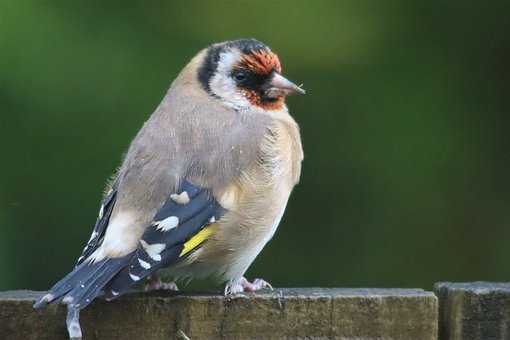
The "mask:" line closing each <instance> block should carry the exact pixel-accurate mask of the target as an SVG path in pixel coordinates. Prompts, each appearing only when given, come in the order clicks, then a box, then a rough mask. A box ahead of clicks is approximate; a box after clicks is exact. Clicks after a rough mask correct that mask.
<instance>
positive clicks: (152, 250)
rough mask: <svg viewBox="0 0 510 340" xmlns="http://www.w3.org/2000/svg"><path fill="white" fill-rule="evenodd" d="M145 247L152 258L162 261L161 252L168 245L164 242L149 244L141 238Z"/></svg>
mask: <svg viewBox="0 0 510 340" xmlns="http://www.w3.org/2000/svg"><path fill="white" fill-rule="evenodd" d="M140 243H141V244H142V247H143V249H144V250H145V251H146V252H147V254H148V255H149V256H150V258H151V259H153V260H154V261H161V255H160V254H161V252H162V251H163V250H165V247H166V245H165V244H164V243H154V244H148V243H147V242H145V241H144V240H140Z"/></svg>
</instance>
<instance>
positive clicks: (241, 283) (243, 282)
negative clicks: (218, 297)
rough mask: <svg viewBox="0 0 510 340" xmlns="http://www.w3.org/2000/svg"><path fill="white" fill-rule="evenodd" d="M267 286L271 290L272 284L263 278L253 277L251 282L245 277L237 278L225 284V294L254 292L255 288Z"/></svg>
mask: <svg viewBox="0 0 510 340" xmlns="http://www.w3.org/2000/svg"><path fill="white" fill-rule="evenodd" d="M264 288H269V289H271V290H273V286H271V284H270V283H269V282H266V281H264V280H263V279H255V280H253V282H250V281H248V280H247V279H246V278H245V277H242V278H241V279H239V280H231V281H229V282H228V283H227V284H226V285H225V291H224V294H225V295H233V294H237V293H243V292H256V291H257V290H260V289H264Z"/></svg>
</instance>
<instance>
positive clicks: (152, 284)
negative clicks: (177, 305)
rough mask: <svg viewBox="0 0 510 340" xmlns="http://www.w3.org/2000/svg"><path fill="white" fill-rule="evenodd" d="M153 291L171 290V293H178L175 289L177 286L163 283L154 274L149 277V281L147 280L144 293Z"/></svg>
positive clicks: (173, 283) (172, 283) (177, 289)
mask: <svg viewBox="0 0 510 340" xmlns="http://www.w3.org/2000/svg"><path fill="white" fill-rule="evenodd" d="M153 290H172V291H175V292H177V291H179V288H178V287H177V284H176V283H175V282H173V281H172V282H163V281H162V280H161V278H160V277H159V276H158V275H157V274H155V275H151V276H149V279H148V280H147V285H145V291H146V292H150V291H153Z"/></svg>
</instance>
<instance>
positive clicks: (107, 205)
mask: <svg viewBox="0 0 510 340" xmlns="http://www.w3.org/2000/svg"><path fill="white" fill-rule="evenodd" d="M116 196H117V189H116V188H115V185H114V186H112V188H111V189H110V190H109V191H108V193H107V194H106V196H105V197H104V198H103V200H102V201H101V207H100V208H99V215H98V217H97V220H96V224H95V226H94V230H92V235H90V239H89V240H88V241H87V244H86V245H85V248H83V251H82V253H81V255H80V257H79V258H78V261H76V266H78V265H80V264H81V263H82V262H83V261H85V259H86V258H87V257H89V256H90V255H91V254H92V253H93V252H94V251H95V250H96V249H97V248H98V247H99V246H100V245H101V242H100V241H101V239H102V238H103V237H104V234H105V232H106V228H107V227H108V223H109V221H110V216H111V215H112V211H113V207H114V205H115V199H116Z"/></svg>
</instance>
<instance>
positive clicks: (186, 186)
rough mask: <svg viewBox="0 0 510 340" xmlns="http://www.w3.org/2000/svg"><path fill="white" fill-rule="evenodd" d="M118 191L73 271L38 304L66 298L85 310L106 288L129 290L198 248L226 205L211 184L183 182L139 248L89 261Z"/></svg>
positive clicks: (116, 293)
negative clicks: (216, 195) (219, 198)
mask: <svg viewBox="0 0 510 340" xmlns="http://www.w3.org/2000/svg"><path fill="white" fill-rule="evenodd" d="M114 202H115V191H113V192H112V193H110V194H109V195H107V196H106V198H105V199H104V201H103V204H104V205H103V207H104V208H103V209H102V210H104V211H103V216H101V218H99V220H98V222H97V223H96V228H94V233H97V235H94V234H93V236H94V237H91V240H90V241H89V242H88V245H87V247H86V248H85V250H84V253H83V254H82V256H85V257H84V258H85V260H83V259H81V258H80V260H78V264H77V265H76V267H75V268H74V270H73V271H72V272H71V273H69V274H68V275H67V276H65V277H64V278H63V279H62V280H60V281H59V282H57V283H56V284H55V285H54V286H53V287H52V288H51V289H50V291H49V292H48V293H47V294H46V295H44V296H43V297H42V298H41V299H40V300H39V301H38V302H37V303H36V304H35V307H42V306H44V305H46V304H47V303H50V302H53V301H55V300H59V299H63V301H64V302H65V303H67V304H68V305H70V306H71V307H73V308H78V309H82V308H85V307H86V306H87V305H88V304H90V303H91V302H92V300H93V299H94V298H96V297H97V296H98V295H99V294H101V291H104V292H105V294H106V297H107V298H110V299H113V298H116V297H117V296H119V295H121V293H124V292H126V291H127V290H129V288H130V287H131V286H133V285H135V284H136V283H138V282H139V281H140V280H141V279H142V278H145V277H146V276H148V275H150V274H151V273H153V272H155V271H157V270H158V269H160V268H163V267H167V266H170V265H172V264H174V263H177V262H178V261H180V260H181V259H184V258H185V257H187V256H189V255H190V254H191V253H192V252H193V251H194V250H196V249H198V248H199V247H200V246H201V245H202V244H203V242H205V241H207V238H208V236H209V235H211V233H212V229H213V228H214V222H215V221H216V220H217V219H220V218H221V216H223V215H224V214H225V212H226V210H225V209H224V208H223V207H222V206H221V205H220V204H219V203H218V202H217V201H216V199H215V198H214V196H213V194H212V192H211V191H210V190H209V189H207V188H202V187H200V186H197V185H194V184H192V183H190V182H188V181H185V180H184V181H182V183H181V185H180V186H179V190H178V191H177V192H176V193H172V194H170V195H169V197H168V198H167V200H166V202H165V203H164V205H163V206H162V207H161V208H160V209H159V211H158V212H157V213H156V215H155V216H154V219H153V222H152V223H151V224H150V226H148V227H147V229H146V231H145V233H144V234H143V236H142V238H141V239H140V242H139V246H138V248H137V249H136V250H135V251H133V252H131V253H129V254H127V255H125V256H122V257H105V258H102V259H100V260H97V261H92V260H90V257H86V256H88V254H90V253H91V252H92V251H94V249H96V248H98V244H99V243H100V240H101V235H102V234H104V233H105V231H104V229H105V228H106V225H107V224H108V221H107V220H105V218H106V219H107V218H108V214H110V213H111V209H112V206H113V205H114Z"/></svg>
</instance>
